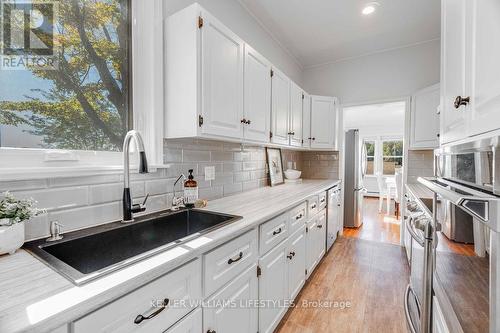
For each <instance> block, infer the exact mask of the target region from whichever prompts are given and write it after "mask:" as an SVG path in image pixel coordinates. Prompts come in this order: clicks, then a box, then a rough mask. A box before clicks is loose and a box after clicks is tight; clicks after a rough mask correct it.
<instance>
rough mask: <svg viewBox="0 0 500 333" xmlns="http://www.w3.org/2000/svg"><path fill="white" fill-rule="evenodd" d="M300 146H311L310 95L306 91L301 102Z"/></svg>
mask: <svg viewBox="0 0 500 333" xmlns="http://www.w3.org/2000/svg"><path fill="white" fill-rule="evenodd" d="M302 147H304V148H311V95H309V94H306V93H304V101H303V102H302Z"/></svg>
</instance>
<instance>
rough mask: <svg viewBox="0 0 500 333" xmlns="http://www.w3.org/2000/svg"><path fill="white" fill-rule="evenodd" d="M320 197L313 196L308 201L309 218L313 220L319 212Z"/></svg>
mask: <svg viewBox="0 0 500 333" xmlns="http://www.w3.org/2000/svg"><path fill="white" fill-rule="evenodd" d="M318 201H319V196H318V195H313V196H310V197H309V199H307V217H308V218H311V217H313V216H314V215H316V213H317V212H318V211H319V208H318Z"/></svg>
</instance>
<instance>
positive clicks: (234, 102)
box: [177, 11, 244, 138]
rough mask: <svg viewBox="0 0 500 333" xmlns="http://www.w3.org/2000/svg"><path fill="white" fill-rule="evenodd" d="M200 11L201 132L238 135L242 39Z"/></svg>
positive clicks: (233, 136)
mask: <svg viewBox="0 0 500 333" xmlns="http://www.w3.org/2000/svg"><path fill="white" fill-rule="evenodd" d="M201 15H202V17H203V27H202V28H201V76H202V86H201V95H202V97H201V98H202V106H201V113H202V116H203V125H202V127H201V129H202V133H203V134H209V135H215V136H224V137H231V138H241V137H242V135H243V127H242V126H243V124H242V123H241V119H242V118H243V51H244V43H243V40H241V39H240V38H239V37H238V36H236V35H235V34H234V33H233V32H232V31H231V30H229V29H228V28H227V27H225V26H224V25H223V24H222V23H220V22H219V21H218V20H217V19H216V18H214V17H213V16H212V15H210V14H209V13H208V12H205V11H203V12H202V14H201ZM177 112H178V113H179V114H182V110H177Z"/></svg>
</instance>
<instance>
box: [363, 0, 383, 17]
mask: <svg viewBox="0 0 500 333" xmlns="http://www.w3.org/2000/svg"><path fill="white" fill-rule="evenodd" d="M378 6H380V4H379V3H378V2H370V3H367V4H366V6H365V7H364V8H363V10H362V11H361V13H362V14H363V15H370V14H373V13H374V12H375V10H377V7H378Z"/></svg>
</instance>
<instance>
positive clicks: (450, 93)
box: [441, 0, 500, 143]
mask: <svg viewBox="0 0 500 333" xmlns="http://www.w3.org/2000/svg"><path fill="white" fill-rule="evenodd" d="M441 15H442V19H441V58H442V59H441V64H442V66H441V108H442V111H441V143H449V142H453V141H456V140H460V139H465V138H467V137H471V136H474V135H478V134H482V133H486V132H490V131H494V130H498V129H500V113H499V112H498V109H499V107H500V82H499V80H498V77H499V75H500V63H499V62H498V59H499V57H500V46H499V45H498V43H494V42H492V40H494V37H493V36H498V35H499V34H500V4H499V3H498V1H496V0H480V1H479V0H470V1H467V0H443V1H442V10H441ZM492 38H493V39H492Z"/></svg>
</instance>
